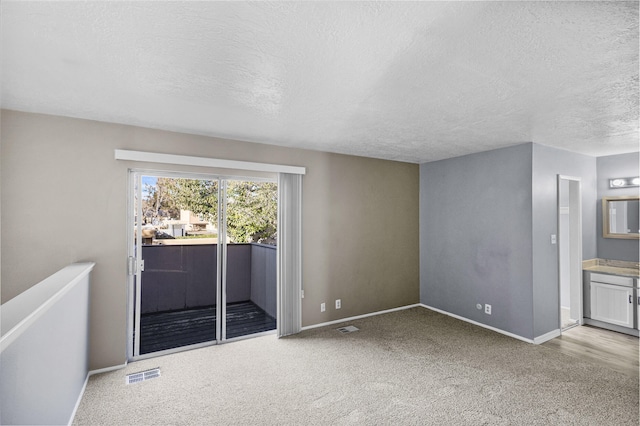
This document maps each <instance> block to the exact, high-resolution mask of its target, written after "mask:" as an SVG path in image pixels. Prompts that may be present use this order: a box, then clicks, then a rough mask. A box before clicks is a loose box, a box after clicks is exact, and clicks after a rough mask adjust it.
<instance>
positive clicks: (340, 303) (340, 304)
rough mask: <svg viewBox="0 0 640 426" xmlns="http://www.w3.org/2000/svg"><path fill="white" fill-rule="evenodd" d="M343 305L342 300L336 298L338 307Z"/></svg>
mask: <svg viewBox="0 0 640 426" xmlns="http://www.w3.org/2000/svg"><path fill="white" fill-rule="evenodd" d="M341 306H342V302H341V301H340V299H336V309H340V307H341Z"/></svg>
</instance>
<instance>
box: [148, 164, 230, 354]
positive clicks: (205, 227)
mask: <svg viewBox="0 0 640 426" xmlns="http://www.w3.org/2000/svg"><path fill="white" fill-rule="evenodd" d="M142 184H143V188H142V198H141V204H142V218H141V235H142V246H141V250H142V259H143V261H144V271H143V272H142V274H141V276H142V279H141V281H142V288H141V290H142V292H141V304H140V305H141V306H140V354H146V353H150V352H157V351H162V350H167V349H173V348H177V347H181V346H187V345H192V344H196V343H202V342H207V341H215V340H216V309H217V305H216V298H217V292H216V277H217V237H218V235H217V226H216V225H217V220H218V217H217V215H218V213H217V212H218V182H217V181H216V180H199V179H178V178H166V177H157V176H143V177H142Z"/></svg>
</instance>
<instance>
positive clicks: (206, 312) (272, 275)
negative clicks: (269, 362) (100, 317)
mask: <svg viewBox="0 0 640 426" xmlns="http://www.w3.org/2000/svg"><path fill="white" fill-rule="evenodd" d="M217 250H218V247H217V245H216V244H198V245H189V244H184V245H174V244H172V245H144V246H142V258H143V259H144V262H145V269H144V272H143V273H142V296H141V304H140V305H141V307H140V313H141V317H142V325H141V353H147V352H152V351H156V350H164V349H168V348H172V347H177V346H183V345H185V344H192V343H200V342H203V341H207V340H212V337H211V333H212V332H211V330H212V329H213V327H214V323H215V305H216V277H217V274H218V265H217ZM276 254H277V250H276V247H275V246H269V245H262V244H228V245H227V270H226V282H227V284H226V302H227V330H228V333H227V337H228V338H231V337H237V336H239V335H244V334H252V333H254V332H257V331H264V330H265V329H267V330H268V329H275V318H276V264H277V263H276V262H277V258H276ZM252 309H253V311H251V310H252ZM238 310H241V311H242V312H246V314H240V313H238ZM187 312H188V314H187ZM178 313H180V315H177V314H178ZM163 314H166V315H163ZM170 318H176V320H175V321H174V320H171V319H170ZM178 318H179V320H178ZM185 318H188V319H185ZM257 318H260V319H257ZM172 321H173V322H172ZM177 321H180V322H181V323H182V325H180V327H177V326H176V324H175V322H177ZM252 321H253V322H254V323H255V322H259V323H260V324H259V325H258V326H251V325H249V323H250V322H252ZM243 322H246V323H247V324H243ZM151 323H153V324H154V325H153V327H154V329H153V330H152V331H150V332H149V333H145V329H144V327H145V324H151ZM158 324H161V325H158ZM230 324H232V326H233V331H229V330H230ZM163 328H164V329H165V330H163ZM169 329H174V330H176V332H175V333H173V334H175V335H176V336H178V335H180V339H181V341H182V342H183V343H180V342H177V341H176V342H173V343H172V342H171V341H170V340H171V339H172V337H171V334H172V333H170V330H169ZM196 330H201V331H202V335H198V333H200V332H199V331H196ZM163 332H166V334H167V336H166V338H165V337H159V336H160V335H161V334H163ZM189 333H191V334H192V336H185V334H189ZM145 335H146V336H154V337H153V339H155V340H157V339H159V342H158V343H156V342H154V343H153V344H152V346H150V344H151V343H150V342H151V339H152V337H148V338H145ZM185 337H187V338H186V340H185ZM214 338H215V337H214ZM165 340H167V341H166V342H165ZM184 342H186V343H184ZM143 347H144V349H143Z"/></svg>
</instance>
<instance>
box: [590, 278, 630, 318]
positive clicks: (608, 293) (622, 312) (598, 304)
mask: <svg viewBox="0 0 640 426" xmlns="http://www.w3.org/2000/svg"><path fill="white" fill-rule="evenodd" d="M633 305H634V300H633V288H632V287H622V286H618V285H611V284H602V283H596V282H592V283H591V318H592V319H595V320H599V321H604V322H608V323H610V324H616V325H621V326H623V327H630V328H633V325H634V324H633Z"/></svg>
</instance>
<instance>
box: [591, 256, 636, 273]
mask: <svg viewBox="0 0 640 426" xmlns="http://www.w3.org/2000/svg"><path fill="white" fill-rule="evenodd" d="M639 266H640V265H639V264H638V263H636V262H626V261H622V260H611V259H590V260H585V261H584V262H582V269H583V270H585V271H591V272H599V273H603V274H611V275H621V276H624V277H632V278H640V269H639Z"/></svg>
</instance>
